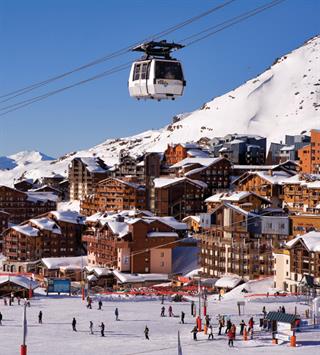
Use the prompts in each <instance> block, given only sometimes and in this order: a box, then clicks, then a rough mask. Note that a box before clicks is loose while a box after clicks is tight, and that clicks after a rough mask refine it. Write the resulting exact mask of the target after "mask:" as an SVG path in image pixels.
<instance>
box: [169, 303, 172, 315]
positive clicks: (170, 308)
mask: <svg viewBox="0 0 320 355" xmlns="http://www.w3.org/2000/svg"><path fill="white" fill-rule="evenodd" d="M169 317H173V312H172V306H169Z"/></svg>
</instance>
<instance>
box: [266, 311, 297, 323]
mask: <svg viewBox="0 0 320 355" xmlns="http://www.w3.org/2000/svg"><path fill="white" fill-rule="evenodd" d="M266 318H267V319H268V320H275V321H278V322H281V323H289V324H292V323H294V321H295V320H296V319H297V318H298V317H297V315H295V314H289V313H282V312H269V313H268V314H267V317H266Z"/></svg>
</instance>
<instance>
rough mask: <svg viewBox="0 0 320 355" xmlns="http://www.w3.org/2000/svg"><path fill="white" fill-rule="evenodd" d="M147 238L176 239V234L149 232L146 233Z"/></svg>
mask: <svg viewBox="0 0 320 355" xmlns="http://www.w3.org/2000/svg"><path fill="white" fill-rule="evenodd" d="M147 237H149V238H162V237H170V238H178V234H177V233H175V232H149V233H147Z"/></svg>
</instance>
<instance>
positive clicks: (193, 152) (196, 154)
mask: <svg viewBox="0 0 320 355" xmlns="http://www.w3.org/2000/svg"><path fill="white" fill-rule="evenodd" d="M187 154H188V155H189V156H191V157H202V158H205V157H208V155H209V154H208V153H207V152H204V151H203V150H201V149H189V150H188V152H187Z"/></svg>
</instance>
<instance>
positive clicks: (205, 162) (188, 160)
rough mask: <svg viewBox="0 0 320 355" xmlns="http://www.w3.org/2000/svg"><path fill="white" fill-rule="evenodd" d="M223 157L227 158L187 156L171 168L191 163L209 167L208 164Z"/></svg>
mask: <svg viewBox="0 0 320 355" xmlns="http://www.w3.org/2000/svg"><path fill="white" fill-rule="evenodd" d="M223 159H225V158H211V157H194V158H185V159H183V160H181V161H179V162H178V163H176V164H173V165H171V166H170V168H172V169H175V168H182V167H183V166H186V165H190V164H200V165H202V166H206V167H208V166H210V165H212V164H215V163H217V162H219V161H220V160H223Z"/></svg>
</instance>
